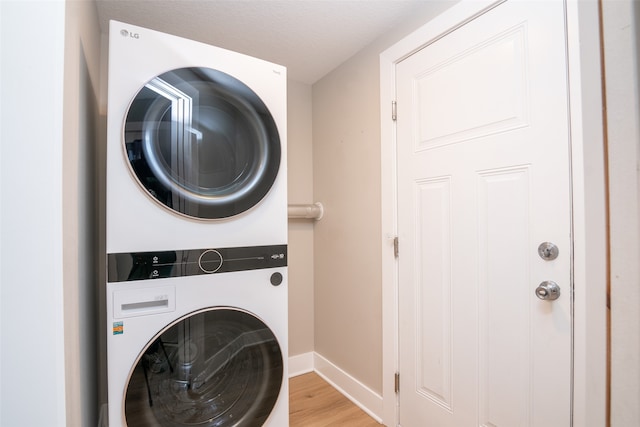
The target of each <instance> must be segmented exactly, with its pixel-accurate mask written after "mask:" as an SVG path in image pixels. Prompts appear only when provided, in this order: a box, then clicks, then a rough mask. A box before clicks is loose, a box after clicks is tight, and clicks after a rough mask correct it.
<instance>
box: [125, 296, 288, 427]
mask: <svg viewBox="0 0 640 427" xmlns="http://www.w3.org/2000/svg"><path fill="white" fill-rule="evenodd" d="M282 357H283V356H282V352H281V350H280V346H279V344H278V341H277V339H276V337H275V336H274V334H273V332H272V331H271V330H270V329H269V328H268V327H267V326H266V325H265V324H264V323H263V322H262V321H261V320H260V319H258V318H257V317H255V316H254V315H252V314H251V313H248V312H246V311H243V310H239V309H234V308H213V309H207V310H203V311H199V312H196V313H193V314H191V315H189V316H186V317H185V318H182V319H180V320H178V321H177V322H175V323H174V324H172V325H170V326H169V327H168V328H166V329H165V330H164V331H162V332H161V333H159V334H158V335H157V336H156V337H154V339H152V340H151V342H150V344H149V345H148V346H147V347H146V348H145V349H144V350H143V351H142V353H141V354H140V356H139V358H138V361H137V364H136V366H135V367H134V369H133V370H132V372H131V374H130V377H129V381H128V385H127V391H126V395H125V418H126V420H127V425H129V426H135V427H156V426H161V427H176V426H201V427H214V426H215V427H230V426H237V427H249V426H261V425H263V424H264V422H265V420H266V419H267V417H268V416H269V414H270V413H271V410H272V409H273V407H274V406H275V404H276V401H277V399H278V395H279V393H280V388H281V386H282V381H283V359H282ZM283 398H288V397H287V396H284V397H283Z"/></svg>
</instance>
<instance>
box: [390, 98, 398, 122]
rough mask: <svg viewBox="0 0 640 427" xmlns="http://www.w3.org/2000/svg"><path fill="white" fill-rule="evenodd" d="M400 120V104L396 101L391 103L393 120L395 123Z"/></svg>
mask: <svg viewBox="0 0 640 427" xmlns="http://www.w3.org/2000/svg"><path fill="white" fill-rule="evenodd" d="M397 118H398V103H397V102H396V101H391V120H393V121H394V122H395V121H396V119H397Z"/></svg>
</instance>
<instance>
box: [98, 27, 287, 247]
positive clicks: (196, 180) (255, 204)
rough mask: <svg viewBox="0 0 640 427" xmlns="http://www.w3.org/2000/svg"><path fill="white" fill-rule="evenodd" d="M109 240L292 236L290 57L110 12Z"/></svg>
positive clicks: (194, 243) (248, 242)
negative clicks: (276, 59) (135, 22)
mask: <svg viewBox="0 0 640 427" xmlns="http://www.w3.org/2000/svg"><path fill="white" fill-rule="evenodd" d="M108 82H109V84H108V116H107V200H106V209H107V230H106V238H107V252H108V253H118V252H133V251H148V250H152V251H155V250H163V249H176V248H204V247H209V246H214V247H229V246H256V245H272V244H275V243H279V244H280V243H286V239H287V182H286V127H287V123H286V69H285V68H284V67H282V66H279V65H275V64H272V63H270V62H266V61H263V60H260V59H257V58H252V57H249V56H246V55H242V54H239V53H236V52H231V51H228V50H225V49H220V48H217V47H214V46H209V45H206V44H202V43H198V42H195V41H191V40H186V39H183V38H180V37H175V36H172V35H168V34H164V33H160V32H157V31H152V30H148V29H144V28H140V27H136V26H132V25H128V24H123V23H120V22H115V21H112V22H111V25H110V35H109V79H108Z"/></svg>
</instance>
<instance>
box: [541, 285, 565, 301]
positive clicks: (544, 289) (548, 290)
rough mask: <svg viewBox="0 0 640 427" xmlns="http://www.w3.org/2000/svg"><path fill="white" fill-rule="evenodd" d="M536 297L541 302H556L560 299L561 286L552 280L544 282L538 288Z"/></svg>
mask: <svg viewBox="0 0 640 427" xmlns="http://www.w3.org/2000/svg"><path fill="white" fill-rule="evenodd" d="M536 296H537V297H538V298H540V299H541V300H546V301H553V300H556V299H558V298H559V297H560V286H558V284H557V283H556V282H552V281H550V280H547V281H544V282H542V283H540V285H538V287H537V288H536Z"/></svg>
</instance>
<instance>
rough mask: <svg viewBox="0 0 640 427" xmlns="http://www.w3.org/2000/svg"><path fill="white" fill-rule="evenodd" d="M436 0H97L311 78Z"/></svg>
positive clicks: (104, 21)
mask: <svg viewBox="0 0 640 427" xmlns="http://www.w3.org/2000/svg"><path fill="white" fill-rule="evenodd" d="M429 3H430V0H96V4H97V8H98V17H99V20H100V29H101V31H102V33H104V34H107V33H108V24H109V20H111V19H115V20H118V21H122V22H126V23H128V24H133V25H138V26H141V27H146V28H151V29H154V30H158V31H162V32H165V33H169V34H174V35H177V36H181V37H185V38H189V39H192V40H197V41H200V42H204V43H207V44H212V45H216V46H219V47H223V48H226V49H230V50H234V51H236V52H241V53H244V54H247V55H251V56H255V57H257V58H262V59H265V60H268V61H271V62H275V63H278V64H281V65H285V66H286V67H287V69H288V75H289V78H290V79H292V80H295V81H298V82H302V83H307V84H312V83H314V82H316V81H317V80H318V79H320V78H322V77H323V76H324V75H326V74H327V73H329V72H330V71H331V70H333V69H334V68H336V67H337V66H338V65H340V64H341V63H342V62H344V61H345V60H347V59H348V58H350V57H351V56H353V55H354V54H355V53H357V52H358V51H360V50H361V49H362V48H364V47H365V46H367V45H368V44H370V43H371V42H373V41H374V40H375V39H377V38H378V37H379V36H381V35H382V34H384V33H386V32H388V31H391V30H392V29H393V28H395V27H397V26H398V25H400V24H401V23H402V22H403V21H404V20H406V19H409V18H410V17H411V16H413V15H414V14H416V13H422V12H424V11H425V10H426V9H428V8H429V7H430V4H429Z"/></svg>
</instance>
